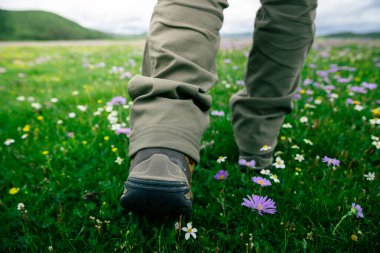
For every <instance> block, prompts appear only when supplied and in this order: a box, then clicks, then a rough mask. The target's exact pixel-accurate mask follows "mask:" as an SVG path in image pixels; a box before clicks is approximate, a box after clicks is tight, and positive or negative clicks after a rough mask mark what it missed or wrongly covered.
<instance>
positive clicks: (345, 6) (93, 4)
mask: <svg viewBox="0 0 380 253" xmlns="http://www.w3.org/2000/svg"><path fill="white" fill-rule="evenodd" d="M156 2H157V0H138V1H137V0H33V1H31V0H0V8H4V9H12V10H26V9H40V10H46V11H51V12H55V13H57V14H59V15H62V16H64V17H66V18H69V19H71V20H73V21H75V22H78V23H79V24H81V25H83V26H85V27H89V28H93V29H98V30H101V31H107V32H113V33H134V34H136V33H143V32H146V31H147V30H148V28H149V20H150V17H151V15H152V11H153V8H154V5H155V3H156ZM229 5H230V6H229V8H227V9H226V10H225V11H224V14H225V21H224V26H223V28H222V30H221V32H222V33H242V32H252V30H253V23H254V18H255V15H256V12H257V10H258V8H259V7H260V1H259V0H256V1H253V0H230V1H229ZM379 11H380V1H379V0H360V1H357V0H319V1H318V9H317V20H316V27H317V34H327V33H333V32H343V31H352V32H368V31H375V30H380V28H379V27H380V19H379V17H378V16H379Z"/></svg>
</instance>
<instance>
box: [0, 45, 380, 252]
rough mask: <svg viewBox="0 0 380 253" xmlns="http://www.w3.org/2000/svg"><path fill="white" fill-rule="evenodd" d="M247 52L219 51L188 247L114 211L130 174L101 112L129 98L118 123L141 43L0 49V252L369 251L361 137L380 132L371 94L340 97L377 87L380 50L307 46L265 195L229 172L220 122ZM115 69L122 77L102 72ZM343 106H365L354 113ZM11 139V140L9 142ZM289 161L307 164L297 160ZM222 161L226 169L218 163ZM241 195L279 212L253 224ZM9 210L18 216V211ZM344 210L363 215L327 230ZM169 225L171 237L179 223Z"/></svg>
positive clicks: (369, 189) (373, 200)
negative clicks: (267, 201) (357, 208)
mask: <svg viewBox="0 0 380 253" xmlns="http://www.w3.org/2000/svg"><path fill="white" fill-rule="evenodd" d="M247 51H248V47H246V46H244V44H243V45H238V46H237V47H236V48H235V49H234V48H231V47H227V45H223V49H222V50H221V51H220V52H219V55H218V59H217V61H218V66H219V68H218V71H219V78H220V81H219V82H218V83H217V84H216V85H215V87H214V88H213V89H212V90H211V94H212V95H213V106H212V109H213V110H221V111H224V112H225V113H226V115H225V116H223V117H211V124H210V127H209V129H208V130H207V132H206V133H205V135H204V138H203V140H202V142H203V148H202V151H201V163H200V164H198V165H197V167H196V172H195V174H194V180H193V182H194V187H193V191H194V195H195V201H194V207H193V213H192V216H191V217H190V219H189V220H188V221H191V222H192V225H193V227H195V228H197V229H198V232H197V238H196V239H193V238H190V239H189V240H185V237H184V235H185V233H184V232H179V233H178V232H177V231H176V230H175V229H174V224H175V222H176V220H171V219H166V220H152V219H148V218H146V217H140V216H138V215H136V214H132V213H123V211H122V208H121V207H120V206H119V204H118V199H119V197H120V194H121V192H122V190H123V181H124V180H125V179H126V178H127V174H128V164H129V159H128V154H127V149H126V148H127V146H128V137H127V136H125V135H116V134H115V132H114V131H113V130H112V129H111V128H110V124H109V121H108V116H109V114H110V112H107V110H106V109H107V107H106V103H107V101H110V100H111V99H112V98H113V97H115V96H123V97H126V98H127V104H126V105H124V106H114V108H113V110H114V111H117V112H118V115H117V119H118V122H120V123H121V122H123V123H125V124H126V126H128V113H129V107H130V102H131V100H130V98H128V95H127V84H128V80H129V76H130V75H132V76H133V75H135V74H138V73H139V68H140V64H141V60H142V59H141V56H142V46H136V45H135V44H134V45H109V46H66V47H65V46H61V47H16V46H14V47H2V48H0V55H1V58H0V72H3V73H1V74H0V94H1V99H2V101H3V102H2V104H1V105H0V119H1V124H0V141H1V142H0V144H1V145H0V174H1V177H0V222H1V226H0V234H1V236H0V251H1V252H47V251H49V250H50V251H51V252H64V251H66V252H76V251H80V252H111V251H112V252H378V251H379V250H380V243H379V241H378V238H380V230H379V223H380V214H379V178H378V176H379V174H378V173H379V168H380V151H379V149H377V148H376V146H375V145H374V144H373V142H375V140H374V139H373V138H374V137H371V136H375V137H380V128H379V124H371V122H372V123H374V122H373V119H375V118H376V117H379V114H380V112H379V110H380V109H377V108H378V107H380V105H379V102H377V100H378V99H380V90H379V87H377V88H374V89H369V88H367V89H366V91H367V93H365V94H362V93H358V92H355V91H352V92H351V93H350V92H349V90H350V87H351V89H352V87H354V86H360V85H363V82H367V83H375V84H380V71H379V70H380V68H379V65H380V63H379V62H380V45H379V43H378V42H373V41H372V42H371V41H367V42H363V41H362V42H360V43H359V42H358V43H355V42H350V43H348V44H347V43H344V42H337V41H330V40H324V41H318V42H316V44H315V46H314V48H313V50H312V51H311V53H310V55H309V57H308V60H307V63H306V65H305V67H304V68H303V70H302V80H303V82H304V80H307V79H310V80H311V84H309V85H306V84H307V82H308V81H306V84H303V85H301V87H300V98H299V99H298V100H295V101H294V112H293V113H292V114H290V115H288V116H287V118H286V120H285V122H286V123H290V124H291V125H292V128H282V129H281V132H280V136H279V144H278V146H277V148H276V152H277V154H276V156H278V157H281V158H282V159H283V160H284V161H285V164H286V168H285V169H274V172H273V173H275V174H277V176H278V178H279V180H280V183H274V182H273V181H272V186H269V187H265V188H261V187H260V186H258V185H256V184H254V183H253V182H252V181H251V177H252V176H255V175H258V173H257V172H252V171H248V172H246V173H242V172H241V171H240V169H239V167H238V166H237V165H236V164H237V156H238V152H237V148H236V145H235V143H234V140H233V136H232V128H231V125H230V121H229V118H230V113H229V109H228V99H229V96H230V95H231V94H233V93H234V92H236V91H237V90H238V89H241V88H242V87H241V86H239V85H237V81H239V80H242V79H243V76H244V67H245V62H246V57H245V52H247ZM225 59H231V63H229V61H228V60H227V61H226V60H225ZM103 63H104V64H103ZM332 64H336V65H338V66H341V67H342V66H348V67H350V68H351V69H347V68H346V69H345V68H344V67H343V68H339V69H337V68H336V66H334V65H332ZM112 66H123V68H124V69H123V70H121V69H119V71H118V73H112V71H110V70H111V69H112ZM328 69H330V73H329V74H328V75H329V79H330V81H331V84H332V85H334V87H335V89H332V88H333V87H332V86H331V91H329V92H327V90H328V88H329V86H327V85H328V83H326V81H327V80H325V79H324V78H323V77H321V72H318V70H328ZM334 69H335V70H334ZM114 70H115V69H114ZM114 72H117V71H116V70H115V71H114ZM126 72H129V73H126ZM318 73H319V74H318ZM121 74H124V78H123V79H121V76H120V75H121ZM129 74H130V75H129ZM322 74H323V73H322ZM339 77H342V78H349V81H348V82H345V81H344V80H343V79H341V80H340V81H341V82H339V79H338V78H339ZM318 83H319V84H321V85H322V87H325V88H322V87H321V86H319V85H318ZM326 86H327V88H326ZM332 94H333V95H332ZM52 98H57V99H58V101H57V102H54V100H53V102H52V100H51V99H52ZM347 98H352V99H353V100H354V101H355V102H354V103H355V104H359V105H361V106H363V107H364V108H363V109H362V110H356V109H360V107H357V106H356V109H355V105H354V104H349V103H347ZM33 103H38V104H39V105H41V108H38V104H33ZM32 105H33V107H34V108H33V107H32ZM78 105H84V106H86V107H87V109H86V110H85V111H82V110H80V109H81V108H80V109H78ZM99 108H101V109H99ZM102 110H103V111H102ZM96 111H98V113H96V114H99V115H94V112H96ZM71 112H74V113H75V117H74V118H70V117H69V113H71ZM301 117H307V119H308V121H307V123H301V122H300V118H301ZM371 119H372V121H371ZM9 139H13V140H14V143H10V144H9V143H7V144H9V145H6V144H5V142H7V140H8V142H9ZM305 139H309V140H310V141H311V142H312V143H313V145H310V144H307V143H305V141H304V140H305ZM10 142H11V141H10ZM293 145H297V146H298V147H299V149H296V148H295V146H293ZM296 154H303V155H304V158H305V160H304V161H302V162H299V161H296V160H295V159H294V158H295V156H296ZM220 156H227V160H226V161H225V162H224V163H217V159H218V158H219V157H220ZM324 156H328V157H332V158H337V159H338V160H340V162H341V164H340V166H339V167H336V169H335V170H334V169H333V168H332V167H331V166H330V167H329V166H328V165H327V164H326V163H324V162H322V158H323V157H324ZM117 157H120V158H122V159H123V162H122V163H121V164H120V165H119V164H118V163H116V162H115V160H116V159H117ZM221 169H224V170H227V171H228V173H229V177H228V178H227V179H226V180H224V181H217V180H215V179H214V178H213V176H214V175H215V173H216V172H217V171H219V170H221ZM369 172H375V174H376V176H375V179H374V180H373V181H369V180H366V178H365V177H364V175H367V174H368V173H369ZM11 193H12V194H11ZM248 194H249V195H251V194H258V195H266V196H268V197H269V198H271V199H273V200H274V201H275V202H276V206H277V213H275V214H274V215H270V214H264V215H263V216H260V215H259V214H258V212H257V211H254V210H250V209H248V208H246V207H243V206H242V205H241V203H242V201H243V198H244V197H246V196H247V195H248ZM19 203H23V204H24V205H25V208H24V210H18V209H17V206H18V204H19ZM351 203H357V204H359V205H361V207H362V208H363V213H364V218H363V219H360V218H357V217H355V216H350V217H348V218H346V219H344V220H343V221H342V222H341V225H340V226H339V227H338V228H337V230H336V233H335V234H333V233H332V232H333V229H334V227H335V225H336V224H338V222H339V221H340V220H341V218H342V217H343V216H344V215H345V214H346V213H347V212H349V211H350V208H351ZM25 210H26V211H27V212H25ZM180 221H181V227H183V226H185V224H186V223H187V222H188V221H185V220H180ZM49 246H51V247H52V248H50V249H49Z"/></svg>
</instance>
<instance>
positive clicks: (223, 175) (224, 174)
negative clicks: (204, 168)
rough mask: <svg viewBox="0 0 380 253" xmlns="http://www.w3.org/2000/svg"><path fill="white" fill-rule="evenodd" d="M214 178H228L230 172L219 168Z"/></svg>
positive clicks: (220, 179)
mask: <svg viewBox="0 0 380 253" xmlns="http://www.w3.org/2000/svg"><path fill="white" fill-rule="evenodd" d="M214 178H215V179H216V180H219V181H222V180H226V179H227V178H228V172H227V171H225V170H219V171H218V172H217V173H216V174H215V176H214Z"/></svg>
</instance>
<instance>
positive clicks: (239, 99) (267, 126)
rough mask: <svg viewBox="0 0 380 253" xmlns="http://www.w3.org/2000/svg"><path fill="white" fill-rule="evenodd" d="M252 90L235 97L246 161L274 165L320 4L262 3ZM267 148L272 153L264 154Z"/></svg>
mask: <svg viewBox="0 0 380 253" xmlns="http://www.w3.org/2000/svg"><path fill="white" fill-rule="evenodd" d="M261 3H262V6H261V8H260V9H259V11H258V13H257V16H256V20H255V30H254V35H253V46H252V48H251V51H250V54H249V58H248V64H247V71H246V76H245V82H246V87H245V89H244V90H241V91H240V92H238V93H237V94H234V95H233V96H232V97H231V99H230V107H231V111H232V124H233V128H234V136H235V140H236V143H237V145H238V147H239V153H240V159H246V160H247V159H249V160H256V162H257V164H258V167H266V166H268V165H270V164H272V162H273V157H272V153H273V149H274V148H275V147H276V144H277V138H278V133H279V129H280V127H281V125H282V123H283V120H284V116H285V114H287V113H290V112H291V111H292V109H293V108H292V98H293V96H294V94H295V92H296V90H297V87H298V83H299V76H300V71H301V69H302V67H303V64H304V62H305V59H306V57H307V54H308V52H309V50H310V47H311V45H312V43H313V40H314V33H315V29H314V28H315V27H314V20H315V15H316V6H317V0H261ZM263 145H268V146H270V147H272V149H271V150H267V151H260V149H261V147H262V146H263Z"/></svg>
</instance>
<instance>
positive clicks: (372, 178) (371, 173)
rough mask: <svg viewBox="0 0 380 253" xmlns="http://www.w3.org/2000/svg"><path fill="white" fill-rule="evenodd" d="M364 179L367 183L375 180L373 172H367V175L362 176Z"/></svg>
mask: <svg viewBox="0 0 380 253" xmlns="http://www.w3.org/2000/svg"><path fill="white" fill-rule="evenodd" d="M364 177H365V179H367V180H368V181H373V180H375V172H368V174H364Z"/></svg>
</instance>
